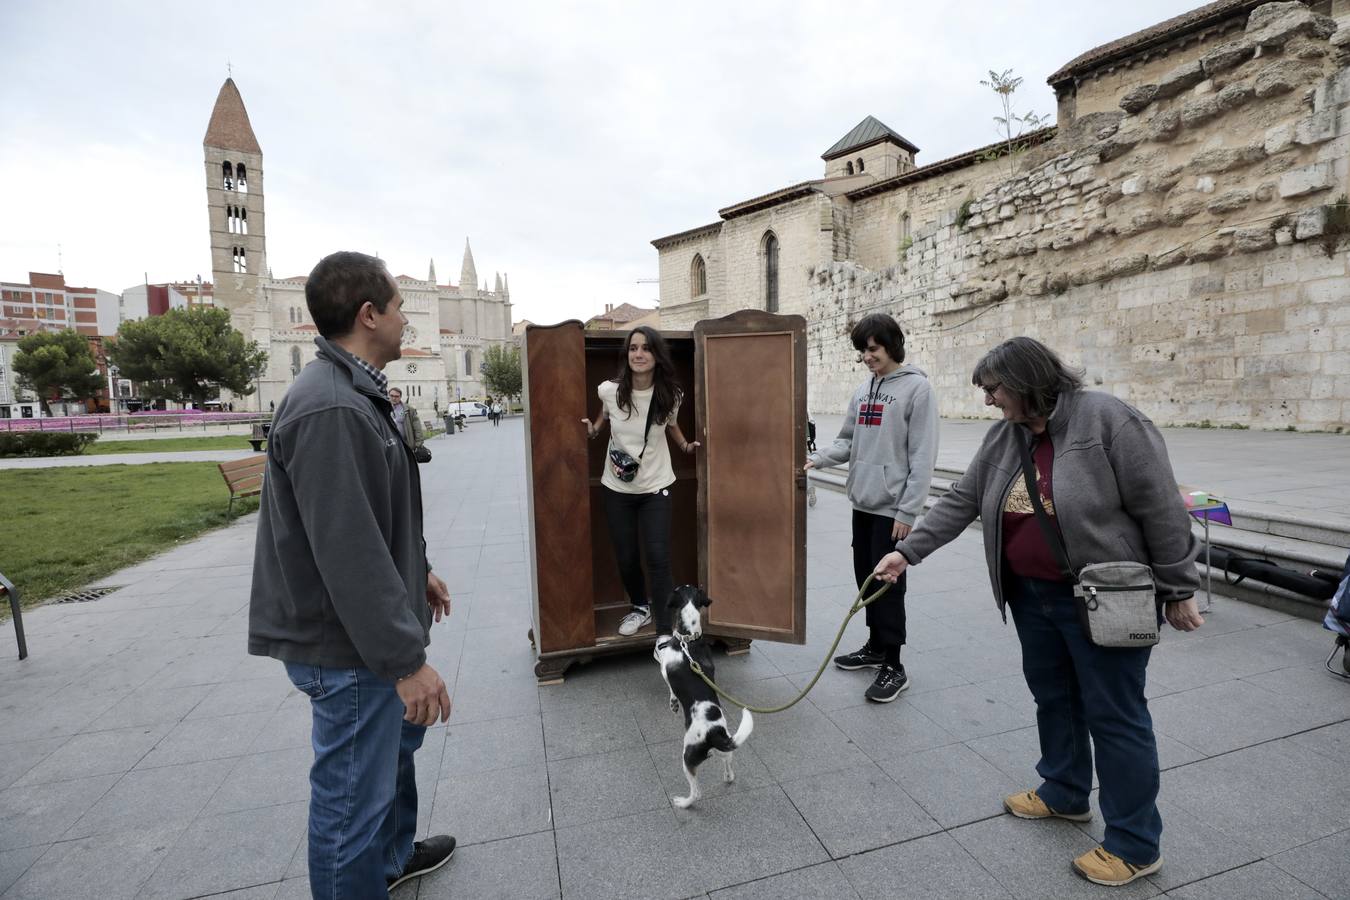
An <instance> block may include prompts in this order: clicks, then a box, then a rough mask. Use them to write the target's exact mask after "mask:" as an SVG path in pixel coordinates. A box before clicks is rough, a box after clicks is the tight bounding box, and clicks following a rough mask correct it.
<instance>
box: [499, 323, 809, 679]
mask: <svg viewBox="0 0 1350 900" xmlns="http://www.w3.org/2000/svg"><path fill="white" fill-rule="evenodd" d="M662 334H663V336H664V337H665V338H666V341H667V343H668V344H669V347H670V351H671V355H672V357H673V359H674V363H675V368H676V371H677V373H678V375H679V379H680V383H681V384H682V385H683V386H684V389H685V399H684V402H683V403H682V404H681V406H680V412H679V416H678V422H679V425H680V428H681V430H682V431H683V432H684V434H685V436H686V437H687V438H689V439H690V440H697V441H700V442H702V445H703V446H702V448H701V449H700V450H699V451H698V453H697V455H696V456H686V455H684V454H681V453H679V452H678V451H675V450H674V448H673V447H672V452H671V461H672V463H673V464H674V468H675V477H676V481H675V484H674V485H673V486H672V488H671V493H672V497H673V503H672V517H673V521H672V523H671V544H672V547H671V570H672V571H671V577H672V579H673V583H674V584H676V585H680V584H689V583H696V584H700V585H702V586H703V587H704V589H705V590H706V591H707V593H708V596H709V597H711V598H712V600H713V603H712V606H711V607H709V609H708V612H707V617H706V622H705V629H706V631H707V633H708V634H709V635H712V636H715V637H717V638H719V639H721V640H722V642H723V643H725V644H726V645H727V648H728V650H729V651H731V652H737V651H744V650H746V649H748V648H749V645H750V641H751V640H753V639H758V640H769V641H783V642H787V643H794V644H801V643H804V642H805V640H806V474H805V472H804V471H803V470H802V464H803V463H804V462H805V459H806V322H805V320H804V319H803V318H802V317H801V316H778V315H771V314H769V313H764V312H760V311H757V310H742V311H741V312H737V313H733V314H732V315H729V316H726V317H725V318H721V319H710V320H705V321H702V322H699V323H698V324H697V325H695V326H694V330H693V331H692V332H687V331H684V332H678V331H677V332H671V331H663V332H662ZM626 338H627V332H626V331H624V332H620V331H586V330H585V329H584V328H583V327H582V325H581V323H580V322H578V321H575V320H572V321H568V322H563V323H561V324H558V325H552V326H538V325H530V326H528V327H527V328H526V330H525V343H524V352H523V354H522V369H523V378H524V395H525V441H526V450H525V468H526V478H527V492H526V494H527V497H528V503H529V520H530V524H529V532H530V577H531V586H532V590H533V610H532V614H533V629H532V630H531V632H530V639H531V641H532V642H533V643H534V646H535V649H536V652H537V653H538V662H537V663H536V664H535V675H536V676H537V677H538V679H539V681H540V682H541V683H556V682H559V681H561V680H562V676H563V673H564V672H565V671H566V669H567V668H568V666H570V665H571V664H572V663H574V662H585V661H588V660H590V659H591V658H593V657H595V656H598V655H602V654H608V653H620V652H626V651H632V650H642V651H646V652H650V649H649V648H650V647H651V645H652V642H653V640H654V637H655V632H654V629H653V626H651V625H648V626H647V627H646V628H644V629H643V630H642V631H640V632H638V633H637V634H636V635H634V636H632V637H621V636H620V635H619V633H618V626H619V620H620V619H621V618H622V617H623V616H624V614H625V613H627V612H628V609H629V603H628V600H627V598H626V597H625V595H624V590H623V586H622V584H621V583H620V581H619V574H618V569H617V566H616V564H615V561H614V551H613V549H612V547H611V544H610V540H609V533H608V529H607V527H606V522H605V514H604V507H603V502H602V495H601V493H600V492H601V491H602V490H605V488H602V487H601V485H600V475H601V473H602V471H603V470H602V466H603V465H604V463H605V456H606V450H607V447H608V441H607V440H605V439H604V438H603V437H602V438H601V439H598V440H594V441H590V440H587V438H586V426H585V425H583V424H582V422H581V420H582V418H594V416H595V414H596V412H597V410H598V409H599V400H598V399H597V397H596V387H597V386H598V385H599V384H600V382H602V381H604V380H606V379H609V378H613V377H614V374H615V372H616V371H617V370H618V367H619V364H620V362H621V361H622V359H623V354H624V352H625V347H624V341H625V339H626ZM604 434H605V435H606V436H607V435H608V430H607V429H606V431H605V432H604ZM663 437H664V436H663Z"/></svg>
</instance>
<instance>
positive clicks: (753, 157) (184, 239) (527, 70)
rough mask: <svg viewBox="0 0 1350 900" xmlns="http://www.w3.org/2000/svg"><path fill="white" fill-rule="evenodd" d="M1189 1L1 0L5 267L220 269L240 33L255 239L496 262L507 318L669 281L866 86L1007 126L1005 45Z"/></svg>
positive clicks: (876, 98)
mask: <svg viewBox="0 0 1350 900" xmlns="http://www.w3.org/2000/svg"><path fill="white" fill-rule="evenodd" d="M1196 5H1199V4H1198V3H1197V2H1194V0H1191V2H1185V0H1182V2H1176V0H1172V2H1168V0H1134V2H1131V3H1102V2H1083V0H1002V2H974V0H948V2H946V3H932V2H924V3H917V2H907V0H901V2H897V0H887V2H870V0H845V2H840V0H831V2H821V3H793V2H776V3H760V2H728V0H722V2H716V3H711V2H710V3H704V2H682V3H662V4H659V5H658V4H653V3H640V2H631V0H630V2H616V3H591V2H563V3H559V2H556V0H554V2H538V3H515V2H509V0H499V2H478V3H471V4H469V3H458V2H451V3H446V2H434V3H433V2H426V3H423V2H408V3H401V2H396V0H395V2H383V3H374V2H348V0H328V2H324V3H305V2H294V3H293V2H276V0H271V2H257V3H255V2H249V0H229V2H223V3H204V2H182V0H174V2H136V0H128V2H118V3H110V2H107V0H96V2H65V0H0V46H3V48H4V52H3V53H0V175H3V179H4V187H3V191H2V192H0V208H2V209H3V210H4V215H3V216H0V223H2V224H0V280H4V281H23V280H25V279H26V278H27V272H28V271H29V270H36V271H55V270H56V268H57V265H58V258H57V245H58V244H60V245H61V247H62V251H63V256H64V260H63V262H64V271H65V274H66V277H67V280H68V281H69V282H71V283H73V284H79V285H90V286H94V287H101V288H105V289H109V290H113V291H121V290H123V289H125V288H126V287H128V286H131V285H133V284H139V283H141V281H142V280H143V278H144V277H145V276H144V275H143V273H148V276H149V278H150V280H151V281H152V282H153V281H170V280H178V279H189V278H195V277H196V276H197V275H198V274H200V275H201V276H202V277H203V278H206V279H209V278H210V277H211V273H210V253H209V246H210V245H209V238H208V235H207V219H206V205H205V200H206V192H205V175H204V170H203V164H202V147H201V142H202V136H203V135H204V134H205V132H206V124H207V121H208V119H209V117H210V113H211V107H212V105H213V104H214V102H215V98H216V94H217V92H218V91H219V89H220V86H221V83H222V82H223V81H224V79H225V77H226V63H227V61H228V62H229V63H230V64H231V65H232V66H233V73H234V79H235V82H236V83H237V84H238V85H239V89H240V91H241V92H242V94H243V97H244V102H245V104H246V105H247V107H248V112H249V117H250V119H251V120H252V123H253V129H254V131H255V133H256V134H257V136H258V141H259V143H260V144H261V145H262V149H263V155H264V172H265V176H266V203H267V209H266V211H267V250H268V261H269V263H270V265H271V267H272V269H273V271H274V273H275V274H276V275H277V276H278V277H283V276H289V275H296V274H303V273H305V272H308V271H309V269H310V268H311V267H312V266H313V264H314V263H315V262H316V261H317V260H318V258H319V257H320V256H322V255H323V254H325V253H327V252H330V251H332V250H336V249H359V250H365V251H369V252H378V253H379V254H380V255H381V256H382V257H383V258H384V259H386V260H387V261H388V262H389V265H390V268H391V269H392V270H393V271H394V272H395V273H396V274H397V273H407V274H410V275H415V276H418V277H425V276H426V271H427V262H428V260H429V259H431V258H433V257H434V258H435V260H436V270H437V275H438V276H439V280H440V281H441V282H442V283H445V282H447V281H450V282H458V281H459V270H460V260H461V257H462V254H463V248H464V239H465V237H466V236H467V237H469V238H470V239H471V240H472V242H473V250H474V258H475V260H476V262H477V265H478V274H479V279H480V280H483V279H487V280H488V281H489V282H490V281H491V279H492V277H493V274H494V273H495V272H506V273H509V275H510V283H511V293H512V299H513V301H514V303H515V315H516V318H518V319H519V318H522V317H528V318H530V319H532V320H534V321H537V322H550V321H556V320H559V319H564V318H569V317H574V316H575V317H583V318H584V317H586V316H590V315H592V314H594V313H596V312H599V311H600V310H601V308H602V307H603V304H605V303H616V304H617V303H621V302H625V301H628V302H633V303H637V304H639V305H646V306H650V305H654V302H655V300H656V297H657V288H656V285H655V284H640V283H637V282H638V280H639V279H644V278H655V277H656V274H657V258H656V251H655V249H654V248H652V246H651V244H650V243H649V242H650V241H651V240H652V239H653V238H656V237H660V236H662V235H666V234H671V233H674V232H677V231H682V230H684V229H687V228H693V227H695V226H699V225H704V224H707V223H709V222H713V221H716V219H717V210H718V209H719V208H720V207H723V206H727V205H729V204H731V203H734V202H736V201H739V200H743V199H746V198H749V197H753V196H756V195H758V194H762V193H766V192H768V191H771V190H774V189H775V188H778V187H783V186H786V185H788V184H792V183H795V182H798V181H804V180H806V179H810V178H818V177H820V176H821V174H822V173H823V171H824V168H823V167H824V163H823V162H822V161H821V160H820V154H821V153H822V152H823V151H824V150H825V149H826V148H827V147H829V146H830V145H831V144H832V143H834V141H836V140H837V139H838V138H839V137H841V136H842V135H844V134H845V133H846V132H847V131H848V130H849V129H850V128H852V127H853V126H854V125H855V124H857V122H858V121H859V120H861V119H862V118H863V117H864V116H866V115H869V114H871V115H875V116H876V117H877V118H879V119H880V120H882V121H883V122H885V123H886V124H887V125H889V126H891V127H892V128H894V129H895V130H897V131H899V132H900V133H901V134H903V135H905V136H906V137H907V138H908V139H909V140H911V141H913V142H914V143H915V144H917V145H918V146H919V147H920V148H921V153H920V154H919V156H918V160H917V161H918V162H919V164H921V165H922V164H923V163H925V162H932V161H936V160H938V159H942V158H944V157H946V156H950V155H952V154H955V153H959V152H962V151H963V150H968V149H971V148H973V147H976V146H980V145H983V144H986V143H989V142H991V141H993V140H994V139H995V138H996V136H997V135H996V133H995V131H994V125H993V123H992V121H991V117H992V116H993V115H995V114H996V112H997V111H998V109H997V103H996V98H995V97H994V95H993V94H992V93H991V92H990V91H989V90H988V89H987V88H984V87H981V86H980V84H979V82H980V79H981V78H983V77H985V76H986V73H987V70H989V69H991V68H992V69H999V70H1002V69H1009V68H1011V69H1015V70H1016V72H1017V73H1018V74H1020V75H1023V76H1024V77H1025V78H1026V81H1025V83H1024V84H1023V86H1022V89H1021V90H1020V91H1019V92H1018V93H1017V95H1016V100H1017V106H1018V108H1019V109H1021V110H1034V111H1036V112H1038V113H1042V114H1053V113H1054V97H1053V94H1052V92H1051V91H1050V89H1049V88H1048V87H1047V86H1046V84H1045V78H1046V76H1047V75H1048V74H1049V73H1051V72H1052V71H1054V70H1055V69H1057V68H1058V67H1059V66H1061V65H1062V64H1064V63H1065V62H1067V61H1068V60H1069V59H1071V58H1072V57H1074V56H1076V55H1077V54H1079V53H1081V52H1082V51H1084V50H1087V49H1089V48H1091V47H1093V46H1096V45H1098V44H1101V43H1105V42H1106V41H1109V40H1113V39H1115V38H1118V37H1122V36H1124V35H1126V34H1128V33H1130V32H1132V31H1135V30H1137V29H1139V28H1143V27H1146V26H1148V25H1151V24H1153V23H1155V22H1157V21H1160V20H1162V19H1165V18H1168V17H1170V16H1174V15H1177V14H1179V13H1181V12H1184V11H1186V10H1187V9H1190V8H1192V7H1193V6H1196Z"/></svg>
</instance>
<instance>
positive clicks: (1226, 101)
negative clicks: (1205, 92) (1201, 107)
mask: <svg viewBox="0 0 1350 900" xmlns="http://www.w3.org/2000/svg"><path fill="white" fill-rule="evenodd" d="M1254 96H1256V89H1255V88H1253V87H1252V86H1251V85H1250V84H1247V83H1246V82H1245V81H1238V82H1234V83H1233V84H1229V85H1225V86H1224V88H1223V89H1222V90H1220V91H1219V93H1218V94H1216V95H1215V98H1214V99H1215V100H1216V101H1218V104H1219V109H1220V110H1221V111H1223V112H1232V111H1233V110H1235V109H1237V108H1238V107H1240V106H1242V105H1244V104H1245V103H1247V101H1249V100H1251V99H1252V97H1254Z"/></svg>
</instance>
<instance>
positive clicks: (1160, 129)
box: [1146, 109, 1181, 143]
mask: <svg viewBox="0 0 1350 900" xmlns="http://www.w3.org/2000/svg"><path fill="white" fill-rule="evenodd" d="M1180 130H1181V113H1180V112H1179V111H1177V110H1175V109H1165V110H1163V111H1162V112H1160V113H1158V114H1157V115H1155V116H1154V117H1153V118H1151V119H1149V120H1148V130H1147V132H1146V133H1147V135H1148V139H1149V140H1151V141H1158V142H1159V143H1167V142H1168V141H1170V140H1172V138H1174V137H1176V136H1177V132H1178V131H1180Z"/></svg>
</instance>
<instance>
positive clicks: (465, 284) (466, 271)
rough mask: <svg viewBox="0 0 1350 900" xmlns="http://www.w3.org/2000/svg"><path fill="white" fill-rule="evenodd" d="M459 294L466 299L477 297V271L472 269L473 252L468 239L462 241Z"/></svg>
mask: <svg viewBox="0 0 1350 900" xmlns="http://www.w3.org/2000/svg"><path fill="white" fill-rule="evenodd" d="M459 292H460V293H461V294H463V295H464V296H466V297H477V296H478V270H477V269H475V268H474V267H473V250H471V249H470V248H469V239H468V238H465V239H464V265H462V266H461V267H460V269H459Z"/></svg>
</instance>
